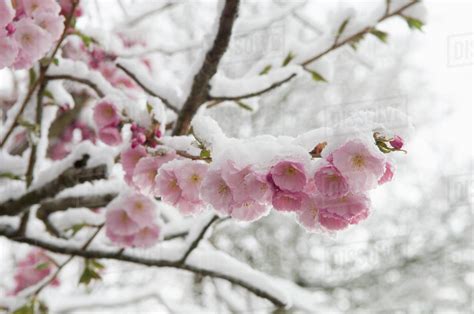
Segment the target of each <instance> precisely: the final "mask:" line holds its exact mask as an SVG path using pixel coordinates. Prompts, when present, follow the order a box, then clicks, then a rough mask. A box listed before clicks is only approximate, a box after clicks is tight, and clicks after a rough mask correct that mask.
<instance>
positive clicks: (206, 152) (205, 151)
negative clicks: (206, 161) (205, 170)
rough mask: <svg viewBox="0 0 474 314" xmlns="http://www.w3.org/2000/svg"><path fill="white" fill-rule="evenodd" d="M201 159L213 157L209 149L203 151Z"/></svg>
mask: <svg viewBox="0 0 474 314" xmlns="http://www.w3.org/2000/svg"><path fill="white" fill-rule="evenodd" d="M199 156H200V157H201V158H210V157H211V152H210V151H209V150H207V149H203V150H201V153H200V154H199Z"/></svg>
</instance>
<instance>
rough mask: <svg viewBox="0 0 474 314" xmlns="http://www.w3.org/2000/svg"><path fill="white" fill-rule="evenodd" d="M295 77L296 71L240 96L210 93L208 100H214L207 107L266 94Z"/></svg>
mask: <svg viewBox="0 0 474 314" xmlns="http://www.w3.org/2000/svg"><path fill="white" fill-rule="evenodd" d="M294 77H296V74H295V73H293V74H291V75H290V76H289V77H287V78H285V79H283V80H281V81H277V82H275V83H273V84H272V85H270V86H269V87H267V88H265V89H262V90H259V91H256V92H252V93H248V94H244V95H240V96H212V95H209V97H208V100H212V101H213V102H212V103H211V104H209V105H208V106H207V108H211V107H214V106H216V105H218V104H220V103H221V102H223V101H237V100H242V99H247V98H252V97H257V96H260V95H262V94H265V93H267V92H269V91H271V90H272V89H275V88H277V87H279V86H281V85H283V84H285V83H286V82H288V81H290V80H291V79H293V78H294Z"/></svg>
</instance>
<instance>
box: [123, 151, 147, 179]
mask: <svg viewBox="0 0 474 314" xmlns="http://www.w3.org/2000/svg"><path fill="white" fill-rule="evenodd" d="M145 156H147V152H146V149H145V147H143V146H135V147H130V148H127V149H126V150H124V151H123V152H122V153H121V154H120V160H121V162H122V167H123V170H124V172H125V181H126V182H127V183H128V184H132V183H133V172H134V171H135V166H136V165H137V163H138V161H139V160H140V159H141V158H143V157H145Z"/></svg>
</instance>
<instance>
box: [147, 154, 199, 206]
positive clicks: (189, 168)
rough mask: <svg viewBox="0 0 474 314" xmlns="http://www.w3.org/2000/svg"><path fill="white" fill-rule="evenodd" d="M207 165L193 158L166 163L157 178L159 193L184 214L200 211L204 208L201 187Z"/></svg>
mask: <svg viewBox="0 0 474 314" xmlns="http://www.w3.org/2000/svg"><path fill="white" fill-rule="evenodd" d="M207 167H208V166H207V165H206V164H203V163H201V162H197V161H191V160H175V161H173V162H170V163H168V164H166V165H164V166H163V167H162V168H161V169H160V172H159V174H158V177H157V179H156V183H157V191H158V195H160V196H161V197H162V199H163V201H165V202H167V203H170V204H172V205H175V206H177V207H178V209H179V210H180V212H181V213H182V214H184V215H190V214H195V213H197V212H200V211H201V210H202V209H203V203H202V201H201V197H200V188H201V184H202V182H203V180H204V177H205V175H206V172H207Z"/></svg>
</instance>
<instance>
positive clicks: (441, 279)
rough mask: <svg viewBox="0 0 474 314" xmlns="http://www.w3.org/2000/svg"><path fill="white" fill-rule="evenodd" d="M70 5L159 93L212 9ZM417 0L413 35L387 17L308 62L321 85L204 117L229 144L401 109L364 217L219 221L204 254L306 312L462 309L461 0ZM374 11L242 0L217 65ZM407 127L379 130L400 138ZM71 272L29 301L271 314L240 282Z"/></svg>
mask: <svg viewBox="0 0 474 314" xmlns="http://www.w3.org/2000/svg"><path fill="white" fill-rule="evenodd" d="M82 2H83V9H84V16H83V17H81V18H80V19H79V20H78V23H79V24H78V25H79V27H81V28H82V29H83V30H84V32H85V33H87V34H91V35H93V36H96V37H97V38H99V40H100V41H101V42H102V43H103V44H104V45H106V46H108V47H109V48H110V49H111V50H112V51H113V50H114V47H115V42H114V40H116V37H117V36H123V37H126V38H129V39H133V40H134V41H137V42H143V43H145V44H143V45H141V46H140V45H138V47H137V46H135V47H133V49H128V50H127V51H125V52H123V53H122V52H119V51H117V53H118V54H119V55H120V56H121V57H123V58H127V59H130V60H131V62H133V61H136V62H137V67H139V66H144V65H143V62H142V61H143V60H147V65H148V66H149V67H150V68H151V73H152V74H153V75H152V77H153V80H154V81H164V82H169V85H170V86H173V85H176V86H179V84H180V82H182V79H183V77H184V76H185V74H186V73H187V72H186V71H189V67H190V66H191V64H192V62H193V61H194V59H195V57H196V54H197V53H198V51H199V49H201V48H202V40H203V38H205V36H206V34H208V33H209V30H210V28H211V27H212V24H213V20H214V17H215V14H216V12H215V6H216V4H215V1H176V2H167V1H162V0H153V1H152V0H146V1H145V0H100V1H98V0H95V1H94V0H83V1H82ZM393 2H394V3H400V2H402V1H393ZM423 2H424V3H425V8H426V25H425V26H424V27H423V31H413V30H410V29H409V28H408V27H407V23H406V22H405V21H404V20H403V19H401V18H393V19H391V20H389V21H387V22H384V23H383V24H381V26H380V29H381V30H383V31H386V32H388V33H389V37H388V43H387V44H384V43H381V42H380V41H379V40H377V39H376V38H375V37H367V38H366V39H364V40H363V41H362V42H361V43H360V45H359V47H358V49H357V50H354V49H352V48H350V47H343V48H341V49H339V50H337V51H333V52H332V53H330V54H328V55H327V56H325V57H324V58H322V59H321V60H320V61H318V62H316V63H315V64H314V65H313V67H314V69H316V70H318V72H319V73H321V74H323V76H324V77H325V79H326V80H327V81H328V83H324V82H314V81H313V80H311V79H307V78H298V79H295V80H293V81H292V83H290V84H287V85H285V86H284V87H282V88H280V89H276V90H274V91H272V92H270V93H268V94H267V95H265V96H264V97H261V98H259V99H251V100H249V101H248V103H247V105H248V106H249V107H250V108H251V109H252V110H247V109H243V108H242V107H240V106H237V105H236V104H235V103H224V104H221V105H219V106H215V107H214V108H212V109H209V114H210V115H211V116H213V117H214V118H215V119H216V120H217V121H218V122H219V123H220V125H221V127H222V128H223V129H224V131H225V132H226V134H227V135H229V136H235V137H242V138H245V137H251V136H254V135H261V134H272V135H292V136H296V135H298V134H300V133H302V132H305V131H309V130H311V129H315V128H318V127H322V126H326V125H329V124H331V123H333V122H334V119H340V117H346V116H347V115H348V114H349V113H350V112H355V111H357V110H360V109H367V110H372V111H375V112H379V111H380V112H381V111H382V109H383V108H386V107H395V108H397V109H399V110H401V111H403V112H405V113H406V114H408V115H409V116H410V118H411V123H413V125H414V127H415V130H414V131H413V132H411V133H410V136H409V137H408V139H407V144H406V149H407V151H408V154H406V155H402V154H400V155H399V156H397V157H396V158H397V163H398V169H397V172H396V174H395V179H394V180H393V181H392V182H391V183H390V184H387V185H384V186H383V187H381V188H379V189H377V191H375V192H373V194H372V200H373V206H372V208H373V209H372V213H371V216H370V217H369V219H367V220H366V221H365V222H363V223H362V224H360V225H357V226H355V227H352V228H350V229H348V230H346V231H344V232H341V233H340V234H338V235H337V236H334V237H328V236H325V235H321V234H309V233H306V232H305V230H304V229H302V228H301V227H300V226H299V225H297V224H296V223H295V222H294V220H293V219H288V217H287V216H285V215H282V214H278V213H275V212H273V213H272V214H271V215H269V216H267V217H265V218H263V219H261V220H259V221H258V222H256V223H252V224H242V223H235V222H225V223H222V224H220V225H219V227H218V228H217V229H216V231H215V233H214V234H213V235H212V238H211V243H212V244H213V245H214V246H216V247H217V248H219V249H222V250H224V251H227V252H229V253H230V254H231V255H232V256H235V257H237V258H238V259H240V260H243V261H246V262H247V263H249V264H250V265H251V266H252V267H254V268H256V269H258V270H261V271H263V272H266V273H268V274H270V275H274V276H277V277H281V278H285V279H288V280H291V281H294V282H295V283H297V284H298V285H299V286H301V287H303V288H305V289H307V290H309V291H311V292H313V294H312V295H311V297H312V298H314V299H315V300H317V302H318V303H319V304H320V305H321V308H315V309H314V313H332V312H334V313H337V312H347V313H358V312H360V313H385V312H387V313H469V312H472V310H473V306H474V303H473V299H474V292H473V291H474V290H473V289H474V268H473V265H474V260H473V259H474V246H473V163H472V162H473V156H474V155H473V143H474V141H473V130H472V124H473V121H474V117H473V109H472V105H473V96H472V84H473V76H472V74H473V70H472V64H473V28H472V18H473V16H472V12H473V3H472V2H471V1H469V0H464V1H447V0H445V1H434V0H428V1H423ZM384 3H385V1H384V0H380V1H378V0H371V1H329V0H327V1H318V0H311V1H303V0H293V1H291V0H288V1H282V0H265V1H257V0H243V1H242V7H241V12H240V17H239V19H240V21H239V25H238V26H239V27H238V28H237V29H236V32H235V33H234V35H233V40H232V44H231V47H230V49H229V51H228V52H227V53H226V55H225V58H224V60H223V61H222V63H221V67H220V70H221V71H222V72H223V73H225V75H227V76H228V77H231V78H239V77H243V76H245V75H247V74H248V73H249V72H251V71H256V70H258V69H263V68H264V67H265V66H267V65H275V64H281V62H282V60H283V59H284V58H285V57H286V56H287V55H288V53H289V52H292V53H293V54H294V55H296V57H298V54H299V53H300V51H306V50H307V49H308V47H317V43H318V40H319V39H321V38H323V37H324V36H325V35H326V34H328V32H331V31H333V29H334V28H335V27H336V28H337V27H338V25H334V21H337V18H338V16H340V15H341V12H346V11H347V10H348V9H353V10H354V12H353V15H354V16H355V17H356V18H357V20H358V21H360V22H361V23H363V22H364V20H367V21H368V23H369V22H370V21H371V18H372V17H373V15H374V14H377V12H380V8H383V7H384ZM362 25H364V24H362ZM104 29H105V30H106V32H104ZM112 34H114V36H112ZM114 38H115V39H114ZM121 53H122V54H121ZM22 75H24V73H16V74H13V73H11V72H9V71H7V70H3V71H0V77H1V78H0V82H1V84H0V105H2V104H3V105H5V104H7V103H8V102H9V101H11V100H12V99H14V97H15V93H16V91H15V88H14V87H15V84H14V82H15V77H16V78H21V77H22ZM388 119H389V118H388ZM408 124H409V121H407V123H406V124H403V123H402V124H401V125H394V126H391V127H393V128H394V129H398V130H400V133H404V132H405V131H407V130H405V128H407V126H408ZM0 248H1V249H0V260H1V261H2V267H0V278H2V279H1V280H0V291H2V290H3V291H6V290H7V288H8V287H11V285H12V280H13V279H12V278H11V274H12V271H13V269H14V265H15V260H17V259H18V258H19V256H21V254H23V253H24V252H25V250H26V246H23V245H18V244H11V243H9V242H7V241H6V240H5V239H0ZM80 270H81V265H80V264H79V263H77V264H73V265H72V266H70V268H69V269H68V271H66V272H64V273H63V274H62V277H61V281H62V282H63V285H62V286H61V287H60V288H57V289H54V288H53V289H48V290H47V291H45V292H44V298H45V300H46V301H47V303H48V304H49V305H50V308H51V310H52V311H53V312H57V313H80V312H90V311H97V312H101V313H102V312H103V313H106V312H115V311H117V310H118V311H120V312H147V311H148V312H163V313H166V312H170V313H185V312H186V313H191V312H192V313H198V312H203V313H207V312H209V313H214V312H235V313H243V312H246V313H250V312H255V313H267V312H268V311H270V306H269V304H268V303H265V302H262V301H261V300H257V299H256V298H254V297H253V296H251V295H250V294H249V293H248V292H246V291H244V290H242V289H240V288H236V287H232V286H230V285H229V284H227V283H224V282H220V281H216V280H213V279H209V278H202V277H199V276H196V275H191V274H188V273H183V272H180V271H175V270H165V269H152V268H143V267H138V266H133V265H127V264H123V265H121V264H119V263H115V262H108V263H107V271H106V273H105V274H104V279H103V281H102V282H98V283H94V284H92V285H90V287H88V288H83V287H80V288H78V286H77V284H76V282H77V281H76V279H75V278H77V276H78V274H80ZM68 279H69V280H68Z"/></svg>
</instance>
